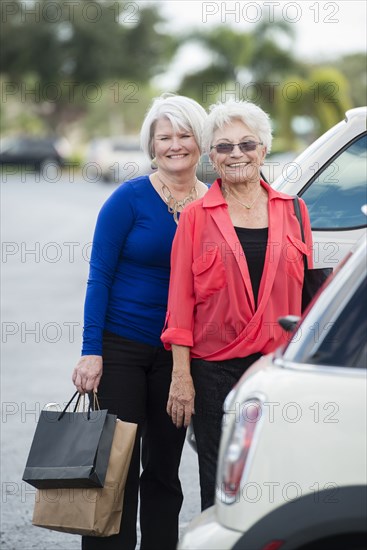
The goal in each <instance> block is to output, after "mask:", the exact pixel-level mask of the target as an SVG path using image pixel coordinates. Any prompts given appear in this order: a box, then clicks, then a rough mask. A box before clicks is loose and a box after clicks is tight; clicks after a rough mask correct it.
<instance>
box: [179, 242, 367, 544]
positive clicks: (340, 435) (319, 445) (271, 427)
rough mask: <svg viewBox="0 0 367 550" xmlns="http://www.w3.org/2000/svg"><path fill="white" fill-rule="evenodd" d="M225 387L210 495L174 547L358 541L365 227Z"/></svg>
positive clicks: (366, 390)
mask: <svg viewBox="0 0 367 550" xmlns="http://www.w3.org/2000/svg"><path fill="white" fill-rule="evenodd" d="M362 240H363V242H362V243H361V244H360V245H359V247H358V249H357V250H356V252H354V253H353V254H351V255H350V257H348V258H347V260H346V261H345V263H344V265H342V267H340V268H339V269H338V270H337V272H336V273H335V274H334V276H333V277H332V278H331V279H330V280H329V282H328V284H327V286H326V288H324V289H323V291H322V292H321V294H320V295H319V297H318V299H317V300H316V301H314V302H313V305H312V306H311V308H310V309H309V311H308V312H307V314H306V316H305V317H304V319H303V320H302V322H301V323H300V325H299V326H298V329H297V331H296V332H295V333H292V334H290V341H289V343H288V344H287V346H286V347H285V348H284V349H279V350H278V351H277V352H276V353H275V354H271V355H267V356H264V357H262V358H261V359H260V360H259V361H257V362H256V363H255V364H254V365H253V366H252V367H251V368H250V369H249V370H248V371H247V372H246V373H245V374H244V376H243V377H242V379H241V380H240V381H239V383H238V384H237V386H236V387H235V388H234V389H233V390H232V392H231V393H230V394H229V395H228V397H227V399H226V402H225V405H224V410H225V414H224V417H223V430H222V439H221V446H220V452H219V461H218V470H217V494H216V502H215V505H214V506H212V507H211V508H209V509H208V510H206V511H205V512H203V513H202V514H201V515H200V516H199V517H198V518H196V519H194V520H193V521H192V522H191V524H190V525H189V526H188V528H187V531H186V532H185V534H184V536H183V538H182V540H181V542H180V544H179V549H181V550H189V549H191V550H230V549H231V550H294V549H297V550H301V549H302V550H362V549H365V548H366V540H367V524H366V511H367V502H366V495H367V490H366V482H367V457H366V454H367V453H366V434H367V425H366V424H367V422H366V421H367V411H366V396H367V377H366V367H367V338H366V335H367V309H366V304H367V258H366V239H364V238H363V237H362Z"/></svg>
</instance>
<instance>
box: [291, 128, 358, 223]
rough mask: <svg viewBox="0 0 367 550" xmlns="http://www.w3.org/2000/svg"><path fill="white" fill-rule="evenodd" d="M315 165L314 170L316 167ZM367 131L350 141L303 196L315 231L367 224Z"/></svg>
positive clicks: (324, 168)
mask: <svg viewBox="0 0 367 550" xmlns="http://www.w3.org/2000/svg"><path fill="white" fill-rule="evenodd" d="M317 168H318V167H317V166H315V170H317ZM366 174H367V134H364V135H362V136H360V137H358V138H357V139H356V140H355V141H353V142H352V143H350V144H349V145H348V146H347V147H346V148H345V149H344V150H343V151H342V152H341V153H340V154H339V155H338V156H337V157H336V158H334V159H333V160H332V162H331V163H329V164H328V165H327V166H326V167H323V168H322V169H321V170H319V171H318V172H317V174H316V175H315V178H314V179H313V180H311V183H309V184H308V185H307V187H306V190H305V191H302V192H301V193H300V196H301V197H302V198H303V199H304V201H305V202H306V204H307V207H308V211H309V214H310V220H311V227H312V229H314V230H323V229H325V230H329V231H330V230H338V229H339V230H340V229H353V228H358V227H363V226H365V225H366V216H365V215H364V214H363V213H362V211H361V207H362V206H363V205H364V204H366V203H367V196H366V195H367V192H366V183H367V182H366Z"/></svg>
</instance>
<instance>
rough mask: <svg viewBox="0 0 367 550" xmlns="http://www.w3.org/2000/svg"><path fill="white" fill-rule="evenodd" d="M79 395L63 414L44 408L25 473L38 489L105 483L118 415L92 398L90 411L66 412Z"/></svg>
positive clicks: (24, 479) (27, 478) (97, 485)
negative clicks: (109, 412) (94, 401)
mask: <svg viewBox="0 0 367 550" xmlns="http://www.w3.org/2000/svg"><path fill="white" fill-rule="evenodd" d="M77 394H78V392H76V393H75V394H74V395H73V397H72V398H71V400H70V401H69V403H68V404H67V405H66V407H65V409H64V410H63V411H62V412H61V413H60V412H57V411H41V415H40V418H39V420H38V424H37V428H36V432H35V434H34V438H33V442H32V445H31V449H30V451H29V456H28V460H27V464H26V467H25V470H24V474H23V481H26V482H27V483H29V484H30V485H33V486H34V487H37V489H58V488H72V487H75V488H88V487H103V485H104V481H105V477H106V472H107V466H108V461H109V457H110V452H111V446H112V439H113V435H114V431H115V423H116V418H117V416H116V415H113V414H108V413H107V410H99V409H98V410H95V406H94V405H93V399H91V398H90V401H89V407H88V410H87V411H82V412H77V410H76V408H77V405H76V407H75V409H74V412H66V410H67V408H68V406H69V405H70V403H71V402H72V400H73V399H74V398H75V397H76V395H77ZM79 397H80V396H79ZM78 401H79V398H78ZM77 403H78V402H77Z"/></svg>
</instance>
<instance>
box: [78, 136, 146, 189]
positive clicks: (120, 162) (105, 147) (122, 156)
mask: <svg viewBox="0 0 367 550" xmlns="http://www.w3.org/2000/svg"><path fill="white" fill-rule="evenodd" d="M84 171H85V173H86V174H87V176H88V179H89V180H91V181H94V180H96V181H97V180H98V179H102V180H103V181H105V182H111V183H122V182H124V181H127V180H129V179H132V178H136V177H138V176H142V175H144V174H150V173H151V172H152V167H151V161H150V159H148V158H147V157H146V156H145V154H144V153H143V151H142V150H141V149H140V143H139V138H138V137H134V136H115V137H111V138H102V139H95V140H94V141H92V142H91V144H90V146H89V150H88V153H87V159H86V164H85V165H84Z"/></svg>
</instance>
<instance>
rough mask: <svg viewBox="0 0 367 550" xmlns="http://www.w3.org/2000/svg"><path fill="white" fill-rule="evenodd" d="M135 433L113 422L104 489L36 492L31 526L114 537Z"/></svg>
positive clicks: (129, 425)
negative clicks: (113, 427) (113, 429)
mask: <svg viewBox="0 0 367 550" xmlns="http://www.w3.org/2000/svg"><path fill="white" fill-rule="evenodd" d="M136 429H137V425H136V424H132V423H130V422H123V421H122V420H116V427H115V432H114V436H113V442H112V447H111V454H110V459H109V463H108V468H107V474H106V479H105V484H104V487H101V488H100V487H92V488H84V489H74V488H69V489H39V490H37V492H36V501H35V506H34V512H33V519H32V523H33V525H37V526H38V527H45V528H47V529H52V530H53V531H62V532H64V533H73V534H78V535H92V536H98V537H107V536H110V535H115V534H117V533H118V532H119V530H120V522H121V515H122V505H123V497H124V489H125V483H126V478H127V474H128V471H129V466H130V460H131V455H132V451H133V447H134V442H135V436H136Z"/></svg>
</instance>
